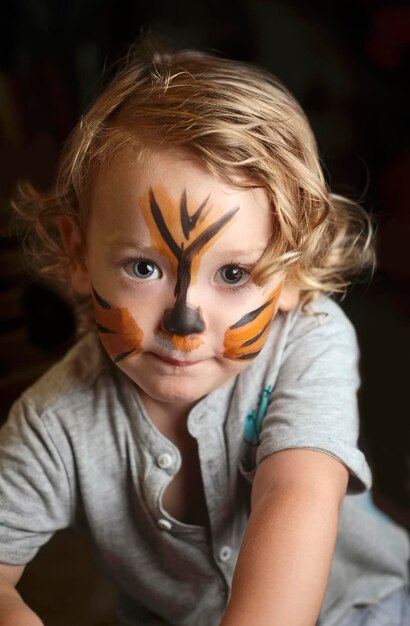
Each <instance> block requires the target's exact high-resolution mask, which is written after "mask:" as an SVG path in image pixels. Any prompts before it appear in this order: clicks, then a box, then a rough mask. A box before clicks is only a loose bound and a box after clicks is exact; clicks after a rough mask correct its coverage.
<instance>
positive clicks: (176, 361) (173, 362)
mask: <svg viewBox="0 0 410 626" xmlns="http://www.w3.org/2000/svg"><path fill="white" fill-rule="evenodd" d="M151 354H152V355H153V356H154V357H155V358H156V359H159V360H160V361H162V362H163V363H168V365H173V366H174V367H190V366H192V365H196V364H197V363H200V362H201V361H198V360H197V361H193V360H190V361H182V360H180V359H173V358H171V357H165V356H160V355H159V354H155V353H154V352H152V353H151Z"/></svg>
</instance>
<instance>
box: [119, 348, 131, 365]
mask: <svg viewBox="0 0 410 626" xmlns="http://www.w3.org/2000/svg"><path fill="white" fill-rule="evenodd" d="M135 350H136V348H133V349H132V350H128V352H121V354H119V355H118V356H116V357H115V359H114V363H118V362H119V361H122V360H123V359H125V358H126V357H127V356H129V355H130V354H132V353H133V352H135Z"/></svg>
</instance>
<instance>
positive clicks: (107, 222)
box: [91, 152, 272, 246]
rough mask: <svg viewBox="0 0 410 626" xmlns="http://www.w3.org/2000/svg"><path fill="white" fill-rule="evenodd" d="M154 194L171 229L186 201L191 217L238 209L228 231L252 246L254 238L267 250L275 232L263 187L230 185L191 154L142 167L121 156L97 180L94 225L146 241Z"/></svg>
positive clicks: (155, 158)
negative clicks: (184, 200) (136, 236)
mask: <svg viewBox="0 0 410 626" xmlns="http://www.w3.org/2000/svg"><path fill="white" fill-rule="evenodd" d="M150 191H152V192H153V194H154V195H155V197H156V199H157V201H158V205H159V207H160V209H161V211H162V212H163V214H164V218H165V219H166V221H167V223H168V226H169V227H170V228H176V227H177V224H180V220H181V199H182V198H183V197H185V198H186V206H187V211H188V214H189V215H190V216H191V215H193V214H194V213H195V211H196V210H197V209H198V208H199V207H200V206H201V205H202V204H204V203H205V208H204V211H203V213H204V215H205V214H206V215H207V220H212V219H217V218H218V217H220V216H221V215H223V214H225V213H226V212H228V211H231V210H232V209H234V208H238V211H237V213H236V214H235V218H234V219H233V220H232V221H231V223H230V224H229V229H227V232H228V231H229V232H230V233H231V237H236V238H240V239H243V240H248V241H249V242H251V240H252V239H253V240H255V241H254V243H259V244H260V245H261V246H262V245H266V241H267V238H269V236H270V234H271V228H272V226H271V225H272V214H271V206H270V202H269V200H268V198H267V195H266V193H265V191H264V190H263V189H262V188H252V189H241V188H239V187H233V186H230V185H228V184H227V183H225V182H223V181H221V180H220V179H217V178H215V177H214V176H213V175H212V174H210V173H209V172H208V171H207V170H205V169H204V168H202V167H200V166H198V165H197V164H196V163H194V162H193V161H192V160H191V159H190V158H189V157H188V156H181V155H178V156H175V155H173V154H171V153H170V152H158V153H153V154H151V155H150V156H149V157H146V158H145V159H144V161H143V162H142V163H139V162H138V161H137V159H136V158H133V156H132V155H131V154H129V153H120V154H118V155H117V156H115V158H113V159H112V161H111V162H110V163H108V164H106V165H105V166H104V167H103V168H102V169H101V170H100V172H99V174H98V175H97V177H96V180H95V181H94V185H93V189H92V195H91V222H92V223H93V225H94V227H97V228H98V229H99V230H105V231H106V232H109V234H110V237H115V238H119V239H121V237H123V236H128V237H129V236H130V235H131V236H132V232H133V230H134V229H137V230H138V231H139V234H140V236H145V237H146V236H147V223H146V211H147V204H148V203H149V196H150ZM256 240H258V241H257V242H256Z"/></svg>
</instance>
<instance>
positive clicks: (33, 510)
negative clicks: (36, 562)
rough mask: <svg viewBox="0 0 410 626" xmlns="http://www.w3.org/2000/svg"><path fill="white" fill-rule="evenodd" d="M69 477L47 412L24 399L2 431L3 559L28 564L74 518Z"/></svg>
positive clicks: (0, 551)
mask: <svg viewBox="0 0 410 626" xmlns="http://www.w3.org/2000/svg"><path fill="white" fill-rule="evenodd" d="M72 502H73V498H72V494H71V488H70V481H69V477H68V474H67V471H66V468H65V465H64V463H63V460H62V458H61V456H60V454H59V451H58V449H57V448H56V446H55V445H54V443H53V439H52V437H51V436H50V432H49V428H48V425H47V418H46V416H44V415H43V416H38V415H36V412H35V411H34V409H33V407H32V406H31V405H30V403H28V402H24V401H23V400H19V401H17V402H16V403H15V405H14V406H13V408H12V410H11V413H10V415H9V419H8V421H7V422H6V424H5V425H4V426H3V428H2V429H1V431H0V562H2V563H8V564H13V565H23V564H26V563H28V562H29V561H30V560H31V559H32V558H33V557H34V556H35V554H36V553H37V551H38V549H39V548H40V547H41V546H42V545H43V544H44V543H46V542H47V541H48V540H49V539H50V538H51V536H52V535H53V533H54V532H56V531H57V530H59V529H61V528H66V527H67V526H69V525H70V523H71V522H72Z"/></svg>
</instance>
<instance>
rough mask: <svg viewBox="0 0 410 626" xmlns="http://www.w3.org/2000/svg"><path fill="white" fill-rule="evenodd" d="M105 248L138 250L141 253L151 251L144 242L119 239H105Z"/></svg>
mask: <svg viewBox="0 0 410 626" xmlns="http://www.w3.org/2000/svg"><path fill="white" fill-rule="evenodd" d="M107 246H109V247H110V248H111V249H112V250H125V249H127V250H130V249H134V250H139V251H141V252H143V251H148V250H152V247H151V246H150V245H149V244H148V245H147V243H146V242H142V241H138V240H137V239H134V240H127V239H122V238H121V237H112V238H111V239H107Z"/></svg>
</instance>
